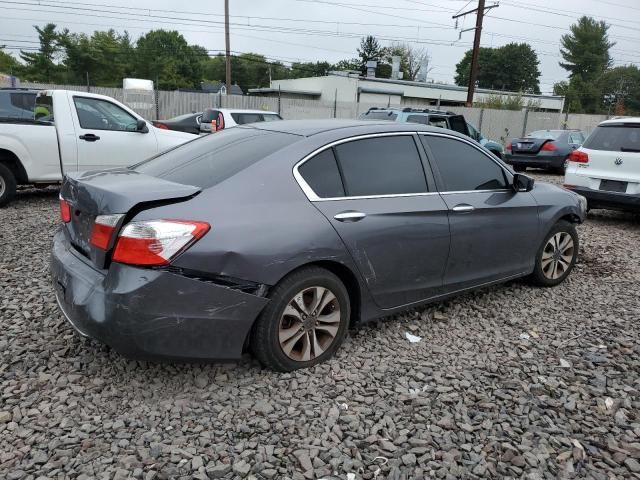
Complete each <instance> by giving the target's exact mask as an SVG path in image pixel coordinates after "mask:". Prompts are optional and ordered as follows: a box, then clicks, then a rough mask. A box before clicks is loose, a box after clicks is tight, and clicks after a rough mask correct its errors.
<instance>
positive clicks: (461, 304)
mask: <svg viewBox="0 0 640 480" xmlns="http://www.w3.org/2000/svg"><path fill="white" fill-rule="evenodd" d="M536 177H537V178H538V179H545V180H549V181H556V182H557V181H559V180H560V178H559V177H555V176H552V175H543V174H537V175H536ZM57 209H58V207H57V193H56V192H55V191H54V190H51V189H49V190H43V191H39V190H27V191H24V192H22V193H21V194H19V196H18V199H17V201H15V202H14V203H13V204H12V205H11V206H9V207H7V208H4V209H0V226H1V228H0V319H1V321H2V334H1V335H0V352H2V359H1V362H0V478H7V479H19V478H25V479H27V478H28V479H34V478H94V477H95V478H100V479H102V478H105V479H106V478H108V479H113V478H117V479H121V478H131V477H135V478H144V479H152V478H201V479H206V478H256V479H260V478H280V479H285V478H292V479H305V478H307V479H312V478H325V479H330V478H343V479H346V478H355V479H358V478H370V479H371V478H378V479H382V478H390V479H409V478H424V477H434V478H451V479H454V478H482V477H489V478H505V477H513V478H527V479H539V478H540V479H541V478H573V477H575V478H578V477H579V478H597V479H614V478H616V479H623V478H625V479H628V478H640V395H639V391H640V342H639V340H638V333H639V331H640V294H639V293H638V290H639V287H640V248H638V246H639V245H640V217H638V216H633V215H629V214H622V213H612V212H604V211H596V212H592V213H591V214H590V215H589V218H588V221H587V222H586V223H585V224H584V225H582V226H581V227H580V228H579V233H580V236H581V241H582V252H581V256H580V259H579V264H578V265H577V267H576V270H575V271H574V273H573V274H572V275H571V276H570V278H569V279H568V281H567V282H565V283H564V284H563V285H561V286H559V287H557V288H555V289H535V288H532V287H529V286H528V285H526V284H524V283H522V282H513V283H511V284H509V285H507V286H501V287H495V288H490V289H485V290H483V291H480V292H478V293H474V294H468V295H465V296H462V297H459V298H457V299H455V300H452V301H449V302H446V303H439V304H435V305H432V306H430V307H427V308H423V309H418V310H415V311H412V312H409V313H407V314H404V315H400V316H396V317H394V318H390V319H386V320H384V321H380V322H377V323H375V324H371V325H368V326H365V327H361V328H359V329H358V330H356V331H353V332H352V333H351V336H350V338H349V339H348V340H347V341H346V343H345V344H344V346H343V348H342V349H341V351H340V353H339V355H338V356H337V358H335V359H334V360H333V361H331V362H329V363H327V364H324V365H321V366H318V367H316V368H313V369H311V370H306V371H300V372H296V373H294V374H274V373H272V372H269V371H263V370H262V369H261V368H260V367H259V365H257V363H256V362H255V361H253V360H252V359H251V358H250V357H247V358H245V359H243V361H242V362H240V363H239V364H227V365H184V364H183V365H170V364H151V363H140V362H132V361H127V360H125V359H123V358H122V357H120V356H119V355H117V354H115V353H113V352H112V351H110V350H109V349H108V348H106V347H103V346H100V345H98V344H96V343H93V342H91V341H85V340H82V339H80V338H78V337H77V336H76V335H75V334H74V333H73V331H72V329H71V327H70V326H69V325H68V324H67V323H66V321H65V320H64V319H63V318H62V316H61V315H60V313H59V312H58V310H57V308H56V305H55V300H54V296H53V291H52V289H51V287H50V286H49V277H48V255H49V247H50V238H51V235H52V232H53V231H54V229H55V228H56V225H57V223H58V210H57ZM406 332H410V333H411V334H413V335H418V336H420V337H422V341H421V342H419V343H409V342H408V341H407V339H406V338H405V333H406Z"/></svg>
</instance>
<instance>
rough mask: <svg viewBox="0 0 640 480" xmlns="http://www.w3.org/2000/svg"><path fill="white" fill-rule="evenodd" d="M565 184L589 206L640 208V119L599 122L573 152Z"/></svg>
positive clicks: (621, 208)
mask: <svg viewBox="0 0 640 480" xmlns="http://www.w3.org/2000/svg"><path fill="white" fill-rule="evenodd" d="M564 184H565V185H564V186H565V187H566V188H568V189H570V190H573V191H574V192H577V193H579V194H581V195H583V196H584V197H586V198H587V201H588V202H589V208H608V209H612V210H635V211H640V118H617V119H613V120H607V121H605V122H602V123H601V124H599V125H598V126H597V127H596V129H595V130H594V131H593V132H592V133H591V135H589V137H588V138H587V139H586V140H585V142H584V143H583V144H582V147H580V148H579V149H578V150H575V151H573V152H572V153H571V154H570V155H569V166H568V168H567V171H566V174H565V177H564Z"/></svg>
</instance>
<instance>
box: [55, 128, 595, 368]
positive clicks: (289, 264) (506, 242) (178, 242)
mask: <svg viewBox="0 0 640 480" xmlns="http://www.w3.org/2000/svg"><path fill="white" fill-rule="evenodd" d="M585 208H586V202H585V201H584V199H583V198H582V197H580V196H579V195H576V194H575V193H573V192H570V191H568V190H566V189H563V188H561V187H559V186H554V185H549V184H545V183H535V184H534V181H533V179H531V178H529V177H526V176H524V175H521V174H513V173H512V172H511V171H510V170H509V169H508V168H507V167H506V165H504V164H503V163H502V162H501V161H500V160H498V159H497V158H495V157H494V156H493V155H491V154H490V153H489V152H487V151H486V150H485V149H483V148H482V147H481V146H479V145H478V144H477V143H476V142H474V141H472V140H471V139H469V138H467V137H466V136H464V135H461V134H458V133H456V132H453V131H449V130H443V129H440V128H432V127H428V126H423V125H417V124H410V125H409V124H401V123H391V122H359V121H354V120H306V121H282V122H277V125H275V124H273V123H271V124H269V123H266V122H265V123H260V124H253V125H250V126H239V127H236V128H232V129H229V130H227V131H223V132H220V133H219V134H216V135H208V136H204V137H201V138H200V139H198V140H196V141H193V142H190V143H188V144H185V145H182V146H180V147H177V148H175V149H173V150H171V151H169V152H166V153H164V154H162V155H159V156H157V157H155V158H153V159H149V160H146V161H144V162H141V163H139V164H137V165H134V166H132V167H130V168H122V169H119V170H116V171H109V172H87V173H77V174H73V173H72V174H69V175H68V176H67V178H66V179H65V182H64V184H63V186H62V189H61V200H60V210H61V218H62V222H63V224H62V228H61V229H60V230H59V231H58V232H57V233H56V235H55V238H54V242H53V252H52V263H51V269H52V275H53V285H54V286H55V292H56V296H57V300H58V302H59V304H60V308H61V310H62V312H63V313H64V315H65V316H66V317H67V318H68V319H69V321H70V322H71V323H72V325H74V326H75V328H76V329H77V330H78V332H80V333H81V334H82V335H87V336H90V337H92V338H95V339H98V340H99V341H101V342H104V343H106V344H108V345H110V346H112V347H113V348H114V349H115V350H117V351H119V352H121V353H123V354H125V355H128V356H132V357H134V358H135V357H138V358H140V357H142V358H144V357H152V358H154V357H164V358H173V359H177V358H180V359H203V358H206V359H235V358H238V357H239V356H240V355H241V353H242V351H243V349H244V347H245V346H246V345H247V344H248V347H249V348H250V349H251V351H252V352H253V353H254V355H255V356H256V357H257V358H258V359H259V360H260V361H261V362H262V363H263V364H264V365H265V366H267V367H270V368H273V369H275V370H293V369H296V368H301V367H307V366H310V365H314V364H316V363H318V362H321V361H323V360H325V359H327V358H329V357H331V356H332V355H333V354H334V352H335V351H336V350H337V348H338V347H339V345H340V344H341V343H342V340H343V339H344V337H345V335H346V332H347V328H348V327H349V326H350V325H352V324H353V323H357V322H364V321H368V320H372V319H374V318H378V317H381V316H387V315H390V314H393V313H395V312H398V311H401V310H404V309H406V308H409V307H414V306H416V305H420V304H422V303H425V302H429V301H434V300H439V299H442V298H445V297H447V296H450V295H452V294H455V293H459V292H464V291H467V290H471V289H474V288H477V287H480V286H486V285H489V284H493V283H499V282H504V281H507V280H511V279H514V278H518V277H526V276H529V277H530V278H531V279H532V280H533V281H534V282H535V283H537V284H539V285H542V286H554V285H557V284H559V283H560V282H562V281H563V280H564V279H565V278H566V277H567V276H568V275H569V272H570V271H571V269H572V268H573V265H574V263H575V260H576V256H577V252H578V235H577V233H576V228H575V225H576V224H577V223H580V222H582V220H583V219H584V216H585Z"/></svg>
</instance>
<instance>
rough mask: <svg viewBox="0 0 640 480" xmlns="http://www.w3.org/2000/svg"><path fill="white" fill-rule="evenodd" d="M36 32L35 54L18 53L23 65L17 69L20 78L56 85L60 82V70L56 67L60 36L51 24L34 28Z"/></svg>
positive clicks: (59, 49)
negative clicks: (38, 46) (38, 43)
mask: <svg viewBox="0 0 640 480" xmlns="http://www.w3.org/2000/svg"><path fill="white" fill-rule="evenodd" d="M35 28H36V31H37V32H38V39H39V41H40V48H39V49H38V51H37V52H27V51H24V50H21V51H20V58H21V59H22V61H23V62H24V65H23V66H22V67H21V68H20V69H19V73H20V77H21V78H22V79H24V80H31V81H34V82H50V83H57V82H59V81H60V80H61V77H62V75H61V73H62V69H61V68H60V65H58V60H59V56H60V53H61V51H62V46H61V44H60V34H59V33H58V32H57V31H56V26H55V25H54V24H53V23H48V24H47V25H45V26H44V27H43V28H40V27H38V26H36V27H35Z"/></svg>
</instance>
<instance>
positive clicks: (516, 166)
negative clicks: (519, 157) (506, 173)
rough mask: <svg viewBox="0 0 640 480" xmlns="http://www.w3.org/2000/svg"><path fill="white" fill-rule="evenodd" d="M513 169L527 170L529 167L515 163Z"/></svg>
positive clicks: (518, 170)
mask: <svg viewBox="0 0 640 480" xmlns="http://www.w3.org/2000/svg"><path fill="white" fill-rule="evenodd" d="M513 169H514V170H515V171H516V172H526V171H527V167H523V166H522V165H514V166H513Z"/></svg>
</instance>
